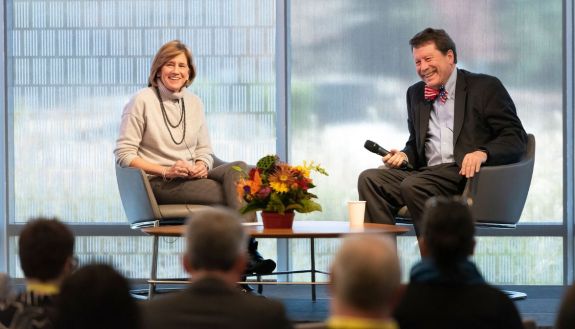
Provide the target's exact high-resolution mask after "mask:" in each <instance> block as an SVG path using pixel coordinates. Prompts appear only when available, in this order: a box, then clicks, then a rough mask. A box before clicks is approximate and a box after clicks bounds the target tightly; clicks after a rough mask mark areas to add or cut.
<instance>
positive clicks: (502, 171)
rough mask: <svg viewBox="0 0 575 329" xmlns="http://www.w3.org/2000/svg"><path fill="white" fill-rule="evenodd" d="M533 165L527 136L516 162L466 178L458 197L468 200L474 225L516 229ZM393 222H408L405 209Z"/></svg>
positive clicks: (531, 142)
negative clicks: (463, 187) (523, 148)
mask: <svg viewBox="0 0 575 329" xmlns="http://www.w3.org/2000/svg"><path fill="white" fill-rule="evenodd" d="M534 164H535V136H533V134H528V135H527V150H526V152H525V154H524V155H523V156H522V158H521V160H520V161H519V162H517V163H512V164H508V165H501V166H485V167H481V170H480V171H479V173H477V174H476V175H475V177H474V178H472V179H468V180H467V184H466V185H465V189H464V191H463V194H462V196H463V197H466V198H467V199H468V200H470V203H471V210H472V213H473V218H474V219H475V222H476V224H477V225H478V226H494V227H508V228H513V227H515V226H516V224H517V222H518V221H519V218H521V213H522V212H523V206H525V201H526V199H527V194H528V192H529V186H530V185H531V177H532V176H533V166H534ZM396 220H397V221H398V222H404V223H405V222H409V221H410V215H409V211H408V210H407V207H403V208H401V209H400V211H399V213H398V215H397V218H396Z"/></svg>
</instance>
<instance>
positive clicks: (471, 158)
mask: <svg viewBox="0 0 575 329" xmlns="http://www.w3.org/2000/svg"><path fill="white" fill-rule="evenodd" d="M485 161H487V153H485V152H483V151H475V152H471V153H467V154H466V155H465V157H464V158H463V162H462V163H461V170H459V174H460V175H462V176H465V177H466V178H470V177H473V176H474V175H475V173H478V172H479V169H480V168H481V165H482V164H483V163H485Z"/></svg>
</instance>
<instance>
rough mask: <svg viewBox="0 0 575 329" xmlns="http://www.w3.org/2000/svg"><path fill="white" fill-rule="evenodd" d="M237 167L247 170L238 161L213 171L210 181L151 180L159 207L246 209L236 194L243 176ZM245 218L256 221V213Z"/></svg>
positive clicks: (210, 172)
mask: <svg viewBox="0 0 575 329" xmlns="http://www.w3.org/2000/svg"><path fill="white" fill-rule="evenodd" d="M233 166H238V167H240V168H242V169H243V170H244V171H246V164H245V163H244V162H241V161H236V162H230V163H226V164H223V165H221V166H218V167H215V168H213V169H212V170H210V171H209V172H208V178H206V179H183V178H175V179H172V180H167V181H164V180H163V179H162V177H154V178H152V179H150V185H151V187H152V190H153V191H154V196H155V197H156V201H157V202H158V204H186V203H189V204H203V205H224V206H228V207H230V208H232V209H236V210H237V209H240V208H241V207H242V206H243V202H242V201H241V200H240V199H239V198H238V196H237V194H236V182H237V180H238V179H239V178H240V176H241V174H240V172H238V171H237V170H235V169H234V168H232V167H233ZM243 217H244V220H245V221H247V222H254V221H255V220H256V213H255V212H252V213H249V214H245V215H243Z"/></svg>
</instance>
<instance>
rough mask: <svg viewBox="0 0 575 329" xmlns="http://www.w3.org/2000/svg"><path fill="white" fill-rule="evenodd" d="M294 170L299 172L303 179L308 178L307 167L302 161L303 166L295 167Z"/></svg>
mask: <svg viewBox="0 0 575 329" xmlns="http://www.w3.org/2000/svg"><path fill="white" fill-rule="evenodd" d="M295 169H296V170H297V171H299V172H301V174H302V175H303V177H305V178H309V167H307V166H306V165H305V161H304V165H303V166H297V167H295Z"/></svg>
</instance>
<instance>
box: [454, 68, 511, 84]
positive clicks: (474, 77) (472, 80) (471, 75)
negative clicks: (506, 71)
mask: <svg viewBox="0 0 575 329" xmlns="http://www.w3.org/2000/svg"><path fill="white" fill-rule="evenodd" d="M457 74H461V75H462V77H463V79H464V80H465V82H466V83H467V84H468V85H469V86H471V87H473V86H475V85H501V80H499V78H497V77H496V76H493V75H489V74H485V73H475V72H469V71H466V70H463V69H458V71H457Z"/></svg>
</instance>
